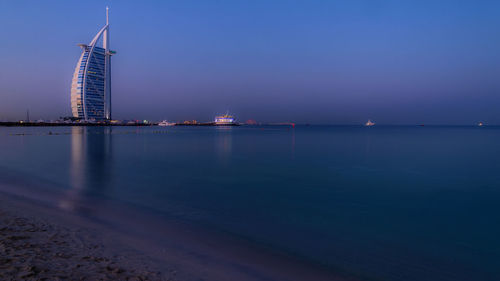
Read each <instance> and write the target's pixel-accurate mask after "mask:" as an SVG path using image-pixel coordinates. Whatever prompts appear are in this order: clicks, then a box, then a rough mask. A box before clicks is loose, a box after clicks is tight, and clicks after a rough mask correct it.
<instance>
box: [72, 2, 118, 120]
mask: <svg viewBox="0 0 500 281" xmlns="http://www.w3.org/2000/svg"><path fill="white" fill-rule="evenodd" d="M101 42H102V44H100V43H101ZM109 43H110V42H109V9H108V8H106V25H105V26H104V27H103V28H102V29H101V30H100V31H99V32H98V33H97V34H96V36H95V37H94V39H92V41H91V42H90V43H89V44H88V45H87V44H78V46H80V47H81V48H82V54H81V56H80V59H79V60H78V63H77V65H76V68H75V72H74V74H73V80H72V82H71V111H72V113H73V117H75V118H79V119H81V120H85V121H91V120H96V121H100V120H111V118H112V117H111V56H112V55H113V54H115V52H114V51H111V50H110V49H109V47H110V44H109ZM98 45H101V46H98Z"/></svg>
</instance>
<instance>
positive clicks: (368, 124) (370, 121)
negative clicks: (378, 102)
mask: <svg viewBox="0 0 500 281" xmlns="http://www.w3.org/2000/svg"><path fill="white" fill-rule="evenodd" d="M373 125H375V123H374V122H372V120H368V121H367V122H366V123H365V126H366V127H370V126H373Z"/></svg>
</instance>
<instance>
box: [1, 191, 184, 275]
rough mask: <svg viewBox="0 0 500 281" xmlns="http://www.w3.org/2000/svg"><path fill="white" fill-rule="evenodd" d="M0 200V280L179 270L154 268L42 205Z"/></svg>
mask: <svg viewBox="0 0 500 281" xmlns="http://www.w3.org/2000/svg"><path fill="white" fill-rule="evenodd" d="M0 201H1V207H0V253H1V258H0V279H1V280H175V278H174V277H175V272H167V273H165V272H163V273H162V272H160V271H158V270H157V268H156V270H154V269H153V268H152V267H153V264H154V263H153V262H151V261H149V260H148V258H147V257H145V256H143V255H141V254H140V253H139V252H137V251H133V250H131V249H127V248H126V247H119V245H116V244H115V245H111V244H110V243H109V242H110V241H109V240H108V241H107V242H105V241H104V239H103V236H102V235H98V233H97V232H95V229H93V230H92V229H91V228H86V227H85V226H83V225H76V224H71V223H68V222H67V221H64V222H63V221H59V223H57V222H56V219H47V218H44V216H45V215H47V213H46V212H40V211H41V209H42V208H41V207H39V206H38V208H36V207H35V208H34V207H33V206H31V207H29V206H28V204H25V203H23V202H21V201H20V200H16V199H14V198H13V197H8V196H6V195H2V196H1V197H0ZM35 209H38V210H36V211H38V214H37V215H35V214H34V213H33V211H35ZM106 247H110V248H106ZM118 249H119V250H118ZM110 250H112V251H110ZM111 252H114V253H111Z"/></svg>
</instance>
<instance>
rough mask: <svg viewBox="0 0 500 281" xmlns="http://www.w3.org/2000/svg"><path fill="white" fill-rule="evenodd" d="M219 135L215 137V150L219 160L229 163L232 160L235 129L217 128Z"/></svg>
mask: <svg viewBox="0 0 500 281" xmlns="http://www.w3.org/2000/svg"><path fill="white" fill-rule="evenodd" d="M215 128H216V130H217V135H216V136H215V150H216V152H217V155H218V157H219V160H220V161H222V162H224V163H227V162H229V160H230V158H231V152H232V148H233V135H232V133H233V128H232V127H215Z"/></svg>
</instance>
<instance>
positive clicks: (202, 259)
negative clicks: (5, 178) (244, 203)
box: [0, 183, 355, 281]
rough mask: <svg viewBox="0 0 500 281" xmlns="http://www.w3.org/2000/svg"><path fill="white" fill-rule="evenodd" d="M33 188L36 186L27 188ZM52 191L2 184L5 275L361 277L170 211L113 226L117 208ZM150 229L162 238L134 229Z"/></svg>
mask: <svg viewBox="0 0 500 281" xmlns="http://www.w3.org/2000/svg"><path fill="white" fill-rule="evenodd" d="M30 192H33V193H31V194H30V195H29V196H25V195H26V194H29V193H30ZM47 192H49V191H48V190H45V189H41V190H33V187H32V186H28V187H26V186H24V187H23V186H22V185H20V186H14V185H13V184H12V183H10V184H8V185H5V184H4V185H0V202H1V204H0V221H1V222H0V223H1V225H0V230H1V231H0V235H1V237H0V243H1V244H0V245H2V246H3V248H2V249H1V250H2V251H4V253H7V252H8V255H6V258H5V259H4V260H3V262H2V264H1V265H0V267H2V269H3V270H2V274H4V275H0V277H1V278H3V279H7V280H19V279H16V278H21V276H25V277H23V278H24V279H23V278H21V280H25V279H26V278H28V279H27V280H30V279H29V278H33V280H38V279H42V280H43V278H48V279H47V280H52V279H53V278H55V277H58V278H61V279H64V278H71V279H78V280H79V279H82V280H95V279H102V280H179V281H184V280H249V281H254V280H255V281H256V280H280V281H281V280H290V281H293V280H339V281H341V280H355V279H351V278H344V277H340V276H339V275H338V274H334V273H333V272H331V271H330V270H326V269H325V268H323V267H321V266H311V265H309V264H307V263H303V261H301V260H298V259H295V258H291V257H289V256H287V255H285V254H282V253H272V252H268V251H266V250H265V249H262V248H259V247H258V246H255V245H253V244H252V243H246V242H245V241H241V239H238V238H234V237H231V236H230V235H222V237H221V235H220V233H215V232H210V231H204V230H203V232H202V230H201V229H202V228H201V227H200V228H198V227H196V226H192V225H186V224H184V223H182V222H177V221H175V220H171V219H168V218H162V222H164V223H165V225H168V226H166V227H158V228H157V229H154V228H153V229H149V228H148V227H147V226H144V228H143V225H141V221H143V220H144V219H145V218H144V217H141V215H137V214H135V213H134V212H133V211H130V210H123V212H125V213H127V212H128V213H127V214H128V215H127V217H129V218H130V221H127V222H126V223H124V224H118V223H116V225H113V227H110V226H109V223H108V222H116V221H115V220H114V217H113V216H116V215H118V214H113V208H109V209H107V210H106V211H105V212H107V213H108V214H109V216H108V217H107V218H103V220H102V221H96V220H95V219H89V217H88V216H82V215H81V214H77V213H74V212H68V211H65V210H63V209H61V208H60V207H59V208H54V207H53V206H52V204H51V203H50V200H52V199H54V198H57V199H56V201H59V202H61V201H60V200H61V198H65V197H67V195H64V194H58V192H55V191H53V190H50V192H54V194H50V195H48V194H47ZM37 194H45V197H41V195H40V196H39V195H37ZM56 194H58V195H56ZM33 197H35V198H37V197H40V199H41V200H38V198H37V199H34V198H33ZM77 204H80V205H83V204H84V203H81V202H79V203H77ZM73 207H76V208H82V206H73ZM83 208H85V206H83ZM116 209H117V208H114V210H115V211H116ZM105 220H108V221H105ZM168 220H170V222H165V221H168ZM147 231H155V232H157V233H156V237H164V239H163V240H161V241H162V243H161V244H159V243H157V242H158V241H160V240H158V239H156V240H151V241H147V240H146V239H141V238H140V236H136V235H133V234H131V233H134V232H137V233H138V232H147ZM16 237H17V238H16ZM16 239H17V240H16ZM37 278H38V279H37ZM134 278H135V279H134Z"/></svg>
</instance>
